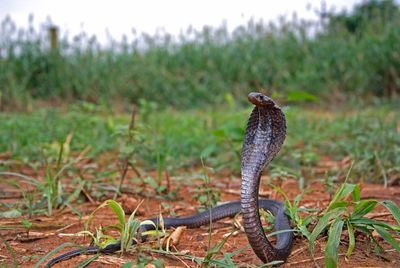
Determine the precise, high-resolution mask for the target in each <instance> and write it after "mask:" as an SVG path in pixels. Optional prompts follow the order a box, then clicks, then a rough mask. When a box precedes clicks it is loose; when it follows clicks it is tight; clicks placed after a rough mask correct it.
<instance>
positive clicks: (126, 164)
mask: <svg viewBox="0 0 400 268" xmlns="http://www.w3.org/2000/svg"><path fill="white" fill-rule="evenodd" d="M135 117H136V106H135V105H133V108H132V114H131V122H130V123H129V129H128V131H129V133H128V135H129V144H131V143H132V130H133V128H134V127H135ZM128 167H129V157H126V158H125V159H123V163H122V169H121V170H122V172H121V178H120V179H119V182H118V186H117V189H116V191H115V194H114V197H113V199H116V198H117V197H118V195H119V193H120V191H121V186H122V183H123V182H124V179H125V177H126V173H127V172H128Z"/></svg>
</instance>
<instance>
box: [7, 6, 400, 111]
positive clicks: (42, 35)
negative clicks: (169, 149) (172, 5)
mask: <svg viewBox="0 0 400 268" xmlns="http://www.w3.org/2000/svg"><path fill="white" fill-rule="evenodd" d="M399 14H400V13H399V8H398V6H396V4H395V3H394V2H393V1H369V2H368V3H367V4H364V5H360V6H358V7H356V9H355V11H354V12H353V13H346V12H342V13H340V14H338V15H331V14H330V13H329V12H328V11H326V10H323V9H322V10H321V11H320V20H319V21H304V20H300V19H298V18H296V16H293V17H292V18H291V19H284V18H282V19H281V20H280V21H279V22H278V23H268V24H267V23H264V22H263V21H253V20H251V21H249V22H248V23H247V25H244V26H240V27H238V28H236V29H235V30H234V31H233V32H229V31H228V30H227V27H226V26H225V25H221V26H220V27H218V28H211V27H204V28H203V29H202V30H200V31H197V30H195V29H193V28H188V29H187V31H186V32H184V33H182V34H181V35H179V36H178V37H174V36H171V35H169V34H157V35H155V36H150V35H147V34H143V35H141V36H136V38H134V39H133V41H131V42H128V41H127V38H123V39H122V40H120V41H116V40H112V39H110V41H109V43H108V44H107V45H106V46H103V45H101V44H100V43H99V42H98V41H97V39H96V37H95V36H89V35H88V34H86V33H84V32H82V33H81V34H79V35H78V36H75V37H73V38H72V39H71V38H68V37H67V36H62V37H59V40H58V46H57V48H56V49H50V41H49V31H48V29H49V27H51V26H54V25H52V23H51V22H50V21H48V22H46V23H44V24H43V25H42V27H41V28H40V29H39V30H38V29H35V28H34V27H33V20H34V19H33V15H31V16H30V18H29V21H30V26H29V27H28V29H22V28H19V27H18V26H17V25H16V24H15V23H14V22H13V21H12V19H11V18H10V17H6V18H4V19H3V21H2V23H1V28H0V31H1V32H0V56H1V57H0V85H1V86H0V98H1V107H0V109H3V110H4V109H26V108H27V107H30V106H29V105H30V104H32V103H33V102H34V101H35V100H38V99H40V100H42V99H44V100H47V101H48V100H50V101H53V100H62V101H63V102H74V101H76V100H84V101H89V102H94V103H107V104H110V103H112V102H120V103H132V102H133V103H138V102H139V100H140V99H145V100H148V101H154V102H157V103H159V107H162V106H167V105H168V106H169V105H171V106H174V107H176V108H178V109H186V108H192V107H207V106H209V105H218V104H220V103H222V102H224V99H225V97H226V94H230V95H232V96H233V97H234V98H235V99H238V100H245V96H246V95H247V93H248V92H249V90H250V89H253V90H257V89H260V88H263V89H265V90H266V91H267V93H268V94H272V95H274V96H275V97H280V98H282V99H285V98H286V97H287V96H288V94H289V93H290V92H296V91H303V92H306V93H310V94H313V95H316V96H318V97H319V98H320V99H322V100H324V101H328V102H338V101H340V102H343V101H346V100H350V101H351V100H360V99H363V100H366V101H367V102H368V101H372V100H373V99H374V98H375V97H393V96H395V95H398V93H399V88H400V79H399V77H400V54H399V53H400V16H399Z"/></svg>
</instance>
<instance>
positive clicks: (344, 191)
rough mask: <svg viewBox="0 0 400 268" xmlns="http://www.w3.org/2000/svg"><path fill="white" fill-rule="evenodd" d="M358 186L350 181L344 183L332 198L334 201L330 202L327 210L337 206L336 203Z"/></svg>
mask: <svg viewBox="0 0 400 268" xmlns="http://www.w3.org/2000/svg"><path fill="white" fill-rule="evenodd" d="M355 187H356V185H355V184H349V183H343V184H342V185H341V186H340V188H339V189H338V190H337V191H336V193H335V195H334V196H333V198H332V201H331V202H330V203H329V206H328V208H327V209H326V211H329V210H331V209H333V207H334V206H336V203H337V202H338V201H339V200H340V199H342V198H344V197H345V196H346V195H348V194H349V193H351V192H353V191H354V188H355Z"/></svg>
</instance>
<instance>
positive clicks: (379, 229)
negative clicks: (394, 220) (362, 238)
mask: <svg viewBox="0 0 400 268" xmlns="http://www.w3.org/2000/svg"><path fill="white" fill-rule="evenodd" d="M374 228H375V230H376V231H377V232H378V234H380V235H381V236H382V238H383V239H385V240H386V242H388V243H389V244H391V245H392V246H393V248H395V249H396V250H397V251H398V252H400V246H399V244H398V243H397V241H396V239H394V238H393V236H392V235H391V234H390V233H389V232H388V231H387V230H386V229H385V228H383V227H382V226H379V225H374Z"/></svg>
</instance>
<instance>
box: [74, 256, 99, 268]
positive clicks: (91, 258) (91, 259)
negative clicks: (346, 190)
mask: <svg viewBox="0 0 400 268" xmlns="http://www.w3.org/2000/svg"><path fill="white" fill-rule="evenodd" d="M100 255H101V253H97V254H96V255H94V256H92V257H90V258H89V259H87V260H85V261H83V262H81V263H80V264H78V265H77V266H75V268H83V267H85V266H87V265H89V264H90V263H91V262H92V261H93V260H95V259H97V258H98V257H99V256H100Z"/></svg>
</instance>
